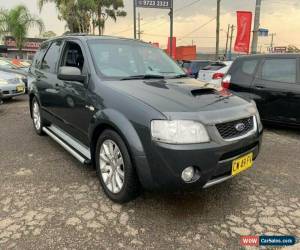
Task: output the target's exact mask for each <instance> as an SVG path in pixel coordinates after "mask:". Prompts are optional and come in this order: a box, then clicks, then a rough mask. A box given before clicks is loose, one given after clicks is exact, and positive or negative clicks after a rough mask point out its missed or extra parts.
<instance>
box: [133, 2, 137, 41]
mask: <svg viewBox="0 0 300 250" xmlns="http://www.w3.org/2000/svg"><path fill="white" fill-rule="evenodd" d="M133 37H134V39H136V0H133Z"/></svg>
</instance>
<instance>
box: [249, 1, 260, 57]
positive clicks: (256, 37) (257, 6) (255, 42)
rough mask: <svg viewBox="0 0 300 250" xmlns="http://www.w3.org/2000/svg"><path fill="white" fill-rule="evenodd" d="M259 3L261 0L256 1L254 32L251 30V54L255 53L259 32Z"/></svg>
mask: <svg viewBox="0 0 300 250" xmlns="http://www.w3.org/2000/svg"><path fill="white" fill-rule="evenodd" d="M261 1H262V0H256V7H255V18H254V30H253V38H252V48H251V52H252V54H256V53H257V43H258V30H259V26H260V10H261Z"/></svg>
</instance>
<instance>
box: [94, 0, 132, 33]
mask: <svg viewBox="0 0 300 250" xmlns="http://www.w3.org/2000/svg"><path fill="white" fill-rule="evenodd" d="M95 3H96V10H95V13H96V17H97V20H96V26H98V31H99V35H103V34H104V30H105V22H106V21H107V19H108V18H111V19H112V20H114V21H115V22H116V21H117V18H118V17H125V16H126V15H127V13H126V11H124V10H120V9H122V8H124V1H123V0H96V1H95Z"/></svg>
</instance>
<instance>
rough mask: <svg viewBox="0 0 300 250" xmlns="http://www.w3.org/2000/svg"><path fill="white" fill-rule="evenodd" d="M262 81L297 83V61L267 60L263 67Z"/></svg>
mask: <svg viewBox="0 0 300 250" xmlns="http://www.w3.org/2000/svg"><path fill="white" fill-rule="evenodd" d="M262 79H263V80H267V81H276V82H286V83H296V79H297V61H296V59H267V60H266V61H265V62H264V64H263V67H262Z"/></svg>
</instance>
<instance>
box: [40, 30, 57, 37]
mask: <svg viewBox="0 0 300 250" xmlns="http://www.w3.org/2000/svg"><path fill="white" fill-rule="evenodd" d="M55 36H56V33H55V32H53V31H52V30H49V31H45V32H44V33H43V34H42V37H44V38H51V37H55Z"/></svg>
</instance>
